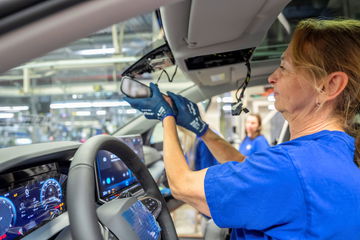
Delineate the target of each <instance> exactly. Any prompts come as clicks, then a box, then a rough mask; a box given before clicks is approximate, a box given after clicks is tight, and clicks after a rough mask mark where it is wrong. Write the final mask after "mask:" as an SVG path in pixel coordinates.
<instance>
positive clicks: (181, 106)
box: [167, 92, 209, 137]
mask: <svg viewBox="0 0 360 240" xmlns="http://www.w3.org/2000/svg"><path fill="white" fill-rule="evenodd" d="M167 94H168V96H169V97H170V98H171V100H172V101H173V104H175V107H176V108H177V112H176V115H175V118H176V124H177V125H179V126H182V127H184V128H186V129H188V130H190V131H192V132H193V133H195V134H196V136H198V137H201V136H203V135H204V134H205V132H206V131H207V130H208V128H209V125H208V124H207V123H206V122H204V121H203V120H202V119H201V117H200V112H199V108H198V106H197V105H196V104H195V103H193V102H191V101H190V100H189V99H187V98H184V97H182V96H180V95H177V94H175V93H172V92H167Z"/></svg>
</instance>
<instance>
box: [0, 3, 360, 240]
mask: <svg viewBox="0 0 360 240" xmlns="http://www.w3.org/2000/svg"><path fill="white" fill-rule="evenodd" d="M310 17H313V18H335V17H349V18H355V19H360V3H359V2H358V1H356V0H306V1H303V0H293V1H290V0H276V1H265V0H257V1H254V0H241V1H239V0H228V1H216V0H206V1H205V0H198V1H191V0H168V1H164V0H157V1H156V0H137V1H132V0H122V1H118V0H58V1H53V0H52V1H51V0H27V1H23V0H11V1H0V19H1V21H0V56H2V57H1V58H0V99H1V101H0V133H1V136H2V139H1V140H0V240H1V239H53V240H58V239H88V240H90V239H94V240H98V239H120V240H122V239H126V240H132V239H134V240H135V239H149V240H150V239H164V240H169V239H206V240H211V239H228V238H229V234H228V229H221V228H219V227H217V226H216V225H215V223H214V222H213V221H212V220H211V219H210V218H206V217H203V216H201V214H198V215H196V217H195V218H194V219H196V218H199V219H201V221H203V223H201V224H198V223H186V225H190V226H191V225H196V224H198V225H201V226H200V228H201V229H200V230H199V232H200V234H197V235H196V234H182V233H181V232H182V230H181V229H180V228H179V227H178V226H177V221H175V220H174V219H175V217H174V216H175V214H174V211H176V209H178V208H180V207H181V206H183V205H184V203H183V202H181V201H178V200H176V199H175V198H174V197H173V196H172V195H171V190H170V189H169V188H168V187H169V186H168V184H167V179H166V174H165V170H164V163H163V160H162V127H161V123H159V121H157V120H148V119H146V118H145V117H144V116H143V115H142V114H141V113H140V112H138V111H137V110H135V109H132V108H131V107H130V106H129V105H128V104H127V103H126V102H125V101H123V100H122V99H123V97H125V96H131V97H146V96H148V95H149V94H150V93H149V90H148V87H147V86H148V85H149V83H150V82H154V83H157V84H158V86H159V88H160V90H161V92H162V93H164V94H165V93H166V91H172V92H174V93H177V94H181V95H182V96H184V97H186V98H188V99H190V100H191V101H193V102H196V103H198V104H199V105H201V106H202V107H203V109H204V113H206V114H208V113H210V114H208V115H209V119H210V120H208V121H209V122H212V123H214V124H217V125H218V127H219V128H218V131H219V132H220V134H222V135H223V136H224V137H225V138H226V139H227V140H228V141H230V143H233V144H234V146H235V144H238V141H239V139H240V137H239V136H238V135H241V134H243V132H244V127H243V124H242V122H243V121H244V114H245V113H241V114H240V113H239V114H240V116H231V107H230V103H234V102H235V103H240V102H239V99H238V95H237V93H238V91H239V90H241V89H243V88H244V81H245V79H246V77H247V74H250V75H251V77H250V80H249V82H248V83H246V84H245V88H247V89H246V91H247V92H246V94H245V96H244V99H243V101H244V104H245V105H246V106H247V108H248V109H250V111H255V112H256V111H258V112H261V111H264V116H265V117H264V123H267V124H269V125H271V126H269V127H268V131H269V136H271V143H272V144H273V145H275V144H277V143H281V142H283V141H286V140H288V139H289V131H288V125H287V122H286V121H285V120H284V119H282V118H281V117H280V116H279V114H277V112H276V110H275V109H274V108H273V100H271V97H272V95H271V93H272V92H271V87H269V84H268V82H267V77H268V76H269V75H270V74H271V73H272V72H273V71H274V69H276V68H277V66H278V65H279V60H280V57H281V54H282V52H283V51H284V50H285V49H286V47H287V45H288V43H289V39H290V36H291V32H292V31H293V29H294V27H295V25H296V24H297V23H298V22H299V21H300V20H301V19H305V18H310ZM245 88H244V89H245ZM240 100H241V99H240ZM241 106H242V105H241ZM241 110H244V109H241ZM240 112H241V111H240ZM265 113H266V114H265ZM273 136H274V137H273ZM269 140H270V139H269Z"/></svg>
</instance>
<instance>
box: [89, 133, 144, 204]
mask: <svg viewBox="0 0 360 240" xmlns="http://www.w3.org/2000/svg"><path fill="white" fill-rule="evenodd" d="M119 139H120V140H121V141H122V142H124V143H125V144H127V145H128V146H129V147H130V148H131V149H132V150H133V151H134V152H135V153H136V154H137V155H138V156H139V158H140V159H141V161H143V162H144V152H143V142H142V138H141V136H138V135H134V136H124V137H119ZM96 168H97V172H96V173H97V186H98V195H99V199H100V201H109V200H111V199H114V198H116V197H118V196H119V194H120V193H121V192H123V190H124V189H127V188H129V187H131V186H134V185H137V183H138V182H137V179H136V177H135V176H134V174H133V173H132V172H131V171H130V170H129V169H128V168H127V167H126V165H125V164H124V163H123V161H122V160H121V158H120V157H119V156H116V155H115V154H113V153H111V152H109V151H105V150H101V151H99V152H98V154H97V156H96Z"/></svg>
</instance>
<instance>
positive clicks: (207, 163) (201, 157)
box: [194, 138, 219, 170]
mask: <svg viewBox="0 0 360 240" xmlns="http://www.w3.org/2000/svg"><path fill="white" fill-rule="evenodd" d="M196 142H197V145H196V153H195V166H194V170H201V169H204V168H208V167H211V166H214V165H217V164H219V162H218V161H217V160H216V158H215V157H214V156H213V155H212V153H211V152H210V150H209V149H208V147H207V146H206V144H205V143H204V141H203V140H202V139H201V138H197V140H196Z"/></svg>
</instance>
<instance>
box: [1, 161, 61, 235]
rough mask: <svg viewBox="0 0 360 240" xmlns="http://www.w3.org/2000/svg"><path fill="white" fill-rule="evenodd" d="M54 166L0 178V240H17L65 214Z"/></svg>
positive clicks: (26, 170)
mask: <svg viewBox="0 0 360 240" xmlns="http://www.w3.org/2000/svg"><path fill="white" fill-rule="evenodd" d="M66 178H67V176H66V175H64V174H60V173H59V172H58V169H57V165H56V164H55V163H51V164H46V165H42V166H38V167H33V168H28V169H25V170H21V171H16V172H13V173H8V174H3V175H1V176H0V184H1V187H0V188H1V190H0V240H2V239H19V238H21V237H23V236H25V235H27V234H28V233H30V232H31V231H33V230H35V229H37V228H38V227H39V226H41V225H43V224H44V223H46V222H48V221H50V220H52V219H53V218H55V217H56V216H59V215H60V214H62V213H63V212H65V211H66V206H65V203H64V201H65V196H64V191H65V189H64V187H65V181H66Z"/></svg>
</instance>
